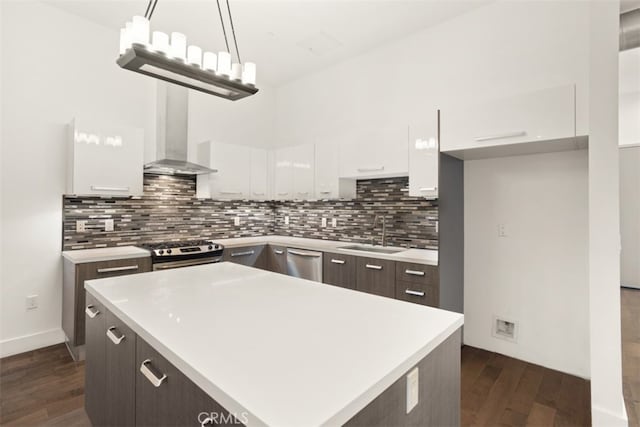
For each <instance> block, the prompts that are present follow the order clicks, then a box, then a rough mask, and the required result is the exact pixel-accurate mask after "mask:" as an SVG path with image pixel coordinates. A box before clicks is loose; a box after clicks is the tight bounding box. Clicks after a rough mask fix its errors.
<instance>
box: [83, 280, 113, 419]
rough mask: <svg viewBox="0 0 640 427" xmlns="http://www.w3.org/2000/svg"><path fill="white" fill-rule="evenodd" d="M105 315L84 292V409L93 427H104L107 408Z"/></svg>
mask: <svg viewBox="0 0 640 427" xmlns="http://www.w3.org/2000/svg"><path fill="white" fill-rule="evenodd" d="M105 315H106V310H105V309H104V307H103V306H102V304H100V303H99V302H98V301H97V300H96V299H95V298H94V297H93V296H92V295H91V294H89V293H87V296H86V307H85V316H86V333H87V336H86V356H87V357H86V362H85V368H84V369H85V386H84V407H85V410H86V412H87V415H88V416H89V419H90V420H91V424H92V425H94V426H105V425H107V411H106V409H107V408H106V405H105V404H104V403H105V400H104V398H105V396H106V394H107V373H106V352H105V349H106V344H107V343H106V335H105V329H106V326H105V325H106V318H105V317H106V316H105ZM83 323H85V322H83Z"/></svg>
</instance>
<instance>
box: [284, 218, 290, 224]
mask: <svg viewBox="0 0 640 427" xmlns="http://www.w3.org/2000/svg"><path fill="white" fill-rule="evenodd" d="M284 225H289V217H288V216H285V217H284Z"/></svg>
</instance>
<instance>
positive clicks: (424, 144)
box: [409, 111, 440, 199]
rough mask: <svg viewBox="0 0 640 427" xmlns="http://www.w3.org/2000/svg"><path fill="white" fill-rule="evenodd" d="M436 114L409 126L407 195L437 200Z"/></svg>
mask: <svg viewBox="0 0 640 427" xmlns="http://www.w3.org/2000/svg"><path fill="white" fill-rule="evenodd" d="M439 157H440V152H439V149H438V112H437V111H434V112H433V114H431V115H425V118H424V120H421V121H420V122H419V123H412V124H410V125H409V195H410V196H413V197H425V198H428V199H436V198H438V166H439V164H440V162H439Z"/></svg>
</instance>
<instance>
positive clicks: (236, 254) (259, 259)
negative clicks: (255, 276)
mask: <svg viewBox="0 0 640 427" xmlns="http://www.w3.org/2000/svg"><path fill="white" fill-rule="evenodd" d="M264 248H265V245H258V246H243V247H239V248H229V249H225V250H224V255H223V260H224V261H229V262H235V263H236V264H242V265H246V266H249V267H256V268H265V266H266V265H265V264H266V262H265V257H264V256H263V252H264Z"/></svg>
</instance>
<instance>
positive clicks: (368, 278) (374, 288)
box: [356, 257, 396, 298]
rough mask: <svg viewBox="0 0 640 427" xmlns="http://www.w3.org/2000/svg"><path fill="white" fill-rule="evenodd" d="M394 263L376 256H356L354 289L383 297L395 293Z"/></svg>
mask: <svg viewBox="0 0 640 427" xmlns="http://www.w3.org/2000/svg"><path fill="white" fill-rule="evenodd" d="M395 279H396V263H395V261H389V260H384V259H376V258H364V257H358V262H357V266H356V289H357V290H359V291H362V292H367V293H370V294H374V295H380V296H383V297H389V298H394V297H395V294H396V280H395Z"/></svg>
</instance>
